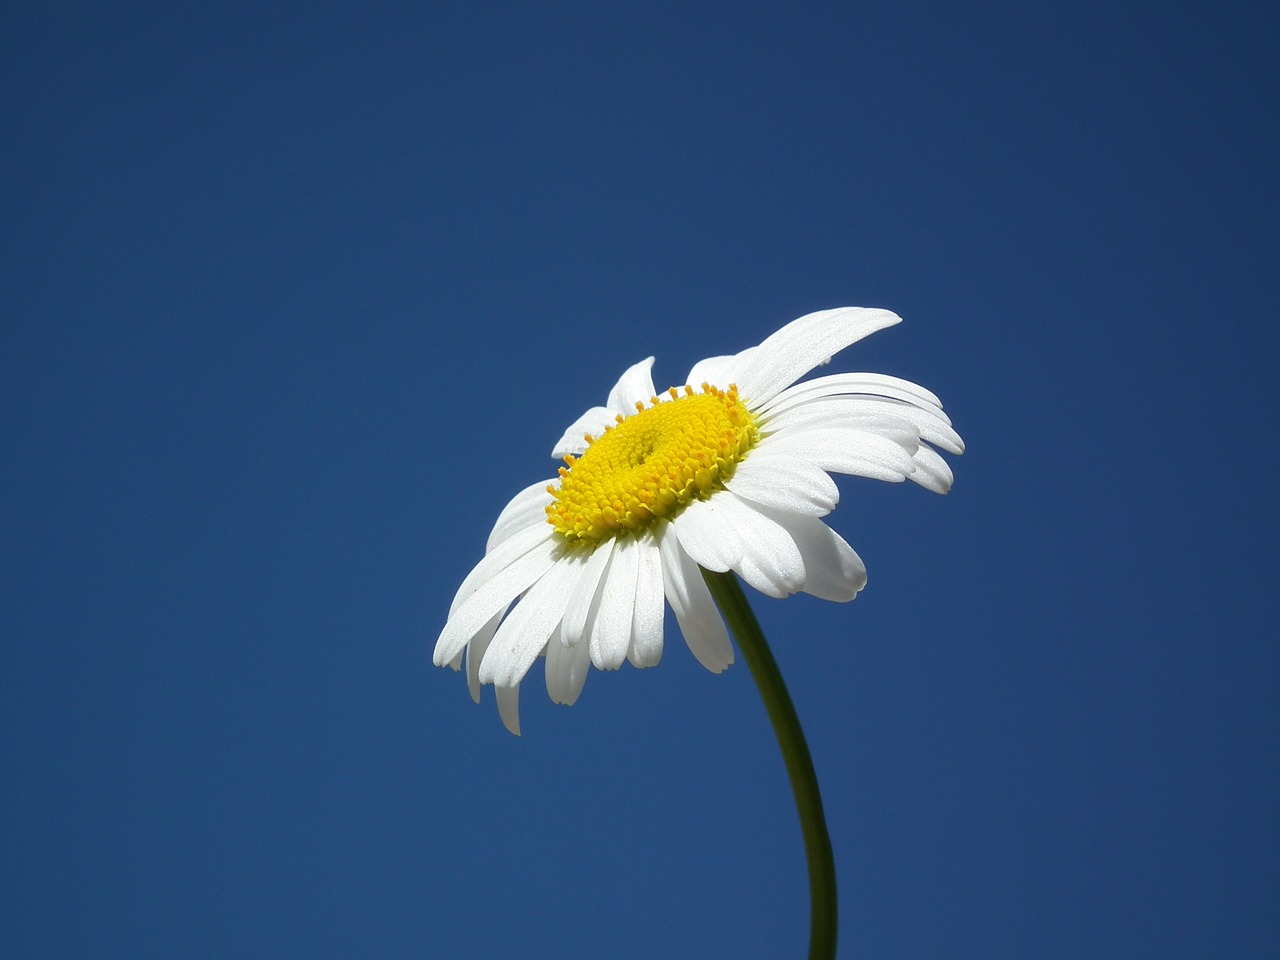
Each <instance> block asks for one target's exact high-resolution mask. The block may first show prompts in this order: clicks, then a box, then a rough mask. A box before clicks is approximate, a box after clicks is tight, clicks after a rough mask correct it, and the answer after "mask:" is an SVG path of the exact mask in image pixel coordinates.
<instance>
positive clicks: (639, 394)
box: [593, 357, 657, 436]
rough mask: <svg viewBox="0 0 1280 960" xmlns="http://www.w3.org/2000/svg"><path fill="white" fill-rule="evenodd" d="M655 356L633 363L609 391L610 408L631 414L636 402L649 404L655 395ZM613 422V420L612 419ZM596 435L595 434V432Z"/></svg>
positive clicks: (634, 409)
mask: <svg viewBox="0 0 1280 960" xmlns="http://www.w3.org/2000/svg"><path fill="white" fill-rule="evenodd" d="M652 369H653V357H649V358H648V359H646V360H641V361H640V362H639V363H636V364H632V365H631V366H630V367H628V368H627V370H626V372H625V373H624V374H623V375H622V376H621V377H620V378H619V380H618V382H617V383H616V384H614V387H613V389H612V390H610V391H609V404H608V406H609V409H610V410H612V411H613V412H614V413H621V414H623V415H625V416H628V417H629V416H631V414H633V413H635V412H636V404H637V403H643V404H644V405H645V406H648V405H649V401H650V400H652V399H653V395H654V394H655V393H656V392H657V391H656V390H654V389H653V374H652V373H651V372H650V371H652ZM610 422H612V420H610ZM593 436H594V434H593Z"/></svg>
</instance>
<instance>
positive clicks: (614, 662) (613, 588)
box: [588, 538, 640, 670]
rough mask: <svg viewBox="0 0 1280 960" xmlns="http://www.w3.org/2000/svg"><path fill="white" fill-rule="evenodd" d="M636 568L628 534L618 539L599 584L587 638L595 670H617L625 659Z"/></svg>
mask: <svg viewBox="0 0 1280 960" xmlns="http://www.w3.org/2000/svg"><path fill="white" fill-rule="evenodd" d="M639 570H640V556H639V552H638V550H637V542H636V541H635V540H633V539H631V538H625V539H620V540H618V541H617V545H616V546H615V547H614V548H613V556H612V557H611V558H610V560H609V567H608V569H607V570H605V573H604V582H603V583H602V584H601V585H600V604H599V608H598V610H597V611H596V614H595V622H594V623H593V624H592V627H591V637H590V639H589V641H588V644H589V646H590V648H591V662H592V663H594V664H595V665H596V669H597V670H617V669H618V668H619V667H620V666H622V661H624V660H626V659H627V648H628V647H630V646H631V621H632V619H633V617H634V611H635V604H636V578H637V577H638V576H639Z"/></svg>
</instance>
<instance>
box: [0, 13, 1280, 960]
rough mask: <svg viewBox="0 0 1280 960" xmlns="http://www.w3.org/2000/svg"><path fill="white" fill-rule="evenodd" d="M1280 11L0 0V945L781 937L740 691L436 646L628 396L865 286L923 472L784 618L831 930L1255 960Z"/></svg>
mask: <svg viewBox="0 0 1280 960" xmlns="http://www.w3.org/2000/svg"><path fill="white" fill-rule="evenodd" d="M1278 27H1280V14H1278V13H1277V7H1276V6H1275V5H1274V4H1262V3H1258V4H1242V3H1224V4H1209V3H1202V4H1177V3H1174V4H1168V3H1146V4H1140V3H1114V2H1109V3H1101V2H1097V3H1092V2H1090V3H1071V4H1055V5H1047V4H1027V3H1012V2H1011V3H978V4H974V3H944V4H910V3H884V2H867V3H843V4H834V3H823V4H805V5H782V4H729V3H711V4H685V3H657V4H644V5H621V4H606V3H546V4H516V3H504V4H492V3H483V2H482V3H477V4H472V5H470V6H467V7H465V8H464V6H463V5H461V4H457V5H448V6H445V5H440V4H433V3H415V4H403V5H394V4H382V3H373V4H368V5H364V6H359V5H354V4H335V3H326V4H298V5H282V4H265V5H264V4H219V5H187V4H169V3H166V4H153V5H142V4H128V5H119V6H108V5H103V4H95V3H80V2H74V0H61V2H19V3H11V4H7V5H6V7H5V12H4V13H3V14H0V110H2V113H0V117H2V119H3V124H2V130H0V135H2V136H3V151H2V153H0V204H2V206H0V216H2V219H0V292H2V297H3V302H2V304H0V310H2V314H0V325H2V339H0V398H2V405H0V429H2V430H3V463H2V465H0V484H2V487H0V495H2V496H3V513H2V515H0V516H2V520H0V563H2V564H3V566H2V568H0V577H2V579H0V584H2V586H0V630H2V631H3V635H2V638H0V639H2V643H0V764H2V766H0V773H2V780H0V817H2V818H3V827H2V831H0V955H3V956H4V957H6V958H9V957H12V958H41V960H56V958H84V957H95V958H152V957H154V958H173V957H184V958H185V957H191V958H206V957H207V958H222V957H306V958H329V957H333V958H346V957H380V958H400V957H404V958H409V957H414V958H418V957H435V956H439V957H455V956H475V957H490V956H492V957H504V956H505V957H522V958H530V960H535V958H550V957H557V958H559V957H611V958H652V957H768V958H778V957H796V956H802V955H803V944H804V939H805V935H806V931H807V894H806V888H805V869H804V861H803V855H802V850H801V844H800V836H799V830H798V826H797V823H796V819H795V813H794V809H793V806H792V800H791V796H790V793H789V787H788V784H787V781H786V777H785V774H784V771H783V768H782V765H781V761H780V759H779V756H778V752H777V748H776V745H775V743H774V742H773V740H772V735H771V733H770V730H769V728H768V725H767V721H766V719H765V717H764V712H763V709H762V707H761V705H760V702H759V699H758V697H757V695H756V693H755V690H754V688H753V686H752V683H751V679H750V676H749V675H748V673H747V671H746V669H745V667H743V666H741V665H739V666H737V667H735V668H733V669H731V670H730V671H729V672H728V673H726V674H724V675H722V676H712V675H710V674H708V673H706V672H705V671H703V670H702V669H701V668H700V667H698V666H697V664H696V663H695V662H694V660H693V658H692V656H691V655H690V654H689V653H688V651H687V650H686V649H685V648H684V646H683V644H682V643H681V642H680V641H679V640H678V639H677V638H675V637H674V628H672V633H671V634H669V638H668V648H667V653H666V656H665V658H664V661H663V663H662V664H661V665H660V666H659V667H658V668H656V669H653V670H648V671H643V672H642V671H637V670H634V669H631V668H629V667H628V668H624V669H623V670H622V671H620V672H618V673H610V674H599V673H593V674H592V676H591V677H590V679H589V681H588V684H587V688H586V691H585V693H584V695H583V698H582V700H581V701H580V702H579V704H578V705H577V706H576V707H574V708H572V709H565V708H559V707H555V706H553V705H552V704H550V703H549V702H548V701H547V700H546V699H545V694H544V692H543V690H542V682H541V674H540V668H535V675H534V676H533V678H532V680H531V682H530V683H529V684H528V686H527V687H526V691H525V696H524V697H523V720H524V731H525V732H524V736H523V737H521V738H515V737H512V736H510V735H508V734H507V733H506V732H505V731H504V730H503V728H502V726H501V724H500V723H499V720H498V717H497V713H496V710H495V708H494V705H493V699H492V694H491V691H486V694H487V695H486V698H485V701H484V702H483V703H482V705H481V706H479V707H476V706H474V705H473V704H472V703H471V701H470V699H469V698H468V696H467V693H466V689H465V684H464V682H463V680H462V678H460V677H459V676H458V675H457V674H454V673H452V672H451V671H444V670H437V669H435V668H433V667H432V666H431V663H430V653H431V647H432V645H433V643H434V640H435V637H436V634H437V632H438V631H439V629H440V627H441V625H442V624H443V621H444V616H445V612H446V608H447V605H448V603H449V600H450V598H451V596H452V594H453V591H454V590H455V588H456V586H457V584H458V582H459V581H460V580H461V578H462V577H463V576H464V575H465V574H466V572H467V571H468V570H469V569H470V567H471V565H472V564H473V563H474V562H475V561H476V560H477V559H478V558H479V556H480V554H481V551H482V549H483V542H484V538H485V536H486V534H487V532H488V529H489V525H490V524H491V523H492V521H493V519H494V518H495V517H496V515H497V512H498V510H499V509H500V508H501V506H502V505H503V504H504V503H505V502H506V500H507V498H508V497H509V496H510V495H511V494H512V493H514V492H515V491H517V490H519V489H520V488H521V487H523V486H524V485H526V484H527V483H530V482H532V481H533V480H536V479H538V478H540V477H543V476H547V475H549V473H550V472H551V470H552V469H553V467H554V464H553V463H552V461H551V460H550V459H549V457H548V453H549V450H550V447H551V444H552V443H553V442H554V441H555V440H556V439H557V438H558V437H559V435H560V433H561V431H562V429H563V428H564V427H565V425H566V424H567V423H568V422H570V421H571V420H572V419H573V418H574V417H576V416H577V415H578V414H579V413H580V412H581V411H582V410H584V409H585V408H586V407H588V406H591V405H593V404H596V403H599V402H601V401H602V400H603V398H604V396H605V394H606V392H607V390H608V388H609V386H610V385H611V384H612V383H613V381H614V380H615V379H616V377H617V376H618V374H620V373H621V371H622V370H623V369H624V368H625V367H626V366H627V365H629V364H631V363H633V362H635V361H636V360H639V359H641V358H643V357H645V356H647V355H650V354H655V355H656V356H657V358H658V360H657V365H656V379H657V380H658V381H660V382H659V387H661V386H664V385H666V383H668V382H672V381H675V382H679V378H681V377H682V376H683V375H684V373H685V371H686V370H687V369H688V367H689V366H690V364H691V363H692V362H693V361H695V360H697V359H699V358H701V357H703V356H706V355H711V354H717V353H724V352H728V351H732V350H737V349H741V348H742V347H745V346H747V345H749V344H752V343H755V342H758V341H759V340H760V339H761V338H762V337H763V336H765V335H766V334H768V333H769V332H771V331H772V330H773V329H775V328H776V327H777V326H779V325H781V324H782V323H784V322H785V321H787V320H790V319H791V318H793V317H795V316H798V315H800V314H802V313H806V312H808V311H810V310H814V309H820V308H824V307H830V306H836V305H840V304H863V305H872V306H884V307H889V308H891V309H894V310H896V311H898V312H899V313H901V314H902V315H903V316H904V317H905V318H906V322H905V323H904V324H902V325H901V326H899V327H896V328H894V329H892V330H890V331H886V332H883V333H880V334H877V335H876V336H875V337H873V338H872V339H871V340H869V341H866V342H865V343H863V344H860V345H858V346H857V347H855V348H854V349H853V350H852V351H850V352H849V353H847V354H845V355H844V356H843V357H842V358H841V359H840V360H839V361H838V362H839V363H840V364H841V366H842V367H843V368H844V369H864V370H879V371H883V372H886V373H892V374H896V375H899V376H904V377H907V378H909V379H914V380H917V381H918V382H921V383H923V384H926V385H927V386H929V387H930V388H932V389H933V390H935V391H936V392H938V393H939V394H940V395H941V396H942V397H943V399H944V401H945V403H946V405H947V409H948V411H949V412H950V413H951V414H952V415H953V417H954V419H955V421H956V424H957V426H958V427H959V429H960V431H961V433H962V434H963V435H964V437H965V438H966V440H967V441H968V443H969V452H968V453H967V454H966V455H965V456H964V457H963V458H960V459H958V460H956V461H954V466H955V469H956V474H957V485H956V488H955V490H954V491H953V493H952V494H951V495H950V496H949V497H946V498H941V497H935V496H933V495H931V494H928V493H926V492H925V491H923V490H921V489H919V488H917V487H914V486H912V485H910V484H908V485H905V486H890V485H887V484H878V483H875V482H873V481H865V480H864V481H850V482H845V483H842V491H843V494H844V497H843V502H842V503H841V505H840V506H839V508H838V510H837V512H836V514H835V515H834V516H833V519H832V522H833V525H834V526H835V527H836V528H837V529H838V530H839V531H841V532H842V533H843V534H844V535H845V536H846V537H847V538H848V539H849V540H850V541H851V542H852V543H853V544H854V546H855V547H857V548H858V550H859V551H860V552H861V553H862V555H863V557H864V558H865V560H866V561H867V563H868V566H869V568H870V585H869V588H868V589H867V591H866V592H865V593H864V594H863V595H862V596H861V597H860V598H859V599H858V600H857V601H856V602H855V603H853V604H850V605H836V604H827V603H823V602H821V601H817V600H812V599H810V598H805V597H800V598H792V599H790V600H786V601H773V600H767V599H764V598H758V599H757V602H756V608H757V611H758V613H759V615H760V617H761V619H762V621H763V624H764V626H765V629H766V632H767V633H768V635H769V637H770V638H771V640H772V642H773V645H774V647H775V650H776V653H777V656H778V659H779V660H780V662H781V664H782V667H783V670H784V673H785V675H786V677H787V679H788V682H789V684H790V686H791V689H792V692H793V694H794V696H795V699H796V701H797V703H798V706H799V710H800V713H801V716H802V718H803V720H804V722H805V725H806V729H807V731H808V734H809V737H810V741H811V746H812V749H813V753H814V755H815V759H816V762H817V765H818V770H819V775H820V777H821V780H822V784H823V787H824V791H825V799H826V803H827V808H828V814H829V819H830V825H831V832H832V836H833V840H834V843H835V849H836V856H837V862H838V868H839V876H840V901H841V909H842V919H843V923H842V956H846V957H895V958H936V957H970V958H983V960H990V958H1025V957H1037V958H1059V957H1061V958H1067V957H1073V958H1074V957H1093V956H1100V957H1117V958H1120V957H1124V958H1128V957H1160V958H1180V957H1187V958H1191V957H1231V958H1264V957H1266V958H1271V957H1275V956H1276V955H1277V952H1278V951H1280V945H1278V944H1280V921H1278V920H1277V914H1276V903H1277V898H1278V895H1280V865H1278V864H1280V844H1278V842H1277V841H1278V839H1280V836H1278V834H1280V817H1277V809H1280V723H1278V719H1280V718H1278V716H1277V712H1278V706H1277V694H1278V692H1280V652H1278V651H1277V645H1276V624H1277V621H1278V620H1280V610H1278V609H1277V607H1278V606H1280V604H1278V603H1277V587H1276V581H1277V564H1276V549H1275V544H1276V536H1277V529H1276V526H1277V524H1276V514H1277V511H1276V495H1275V492H1274V490H1275V484H1276V477H1277V470H1278V467H1280V464H1278V463H1277V454H1276V435H1275V434H1276V431H1275V421H1276V414H1277V405H1276V397H1275V392H1274V384H1275V369H1276V364H1277V360H1280V349H1278V347H1280V343H1278V340H1280V336H1278V334H1277V327H1276V322H1275V321H1276V303H1277V292H1278V290H1277V287H1278V285H1277V266H1278V265H1280V257H1278V256H1277V255H1278V253H1280V242H1278V238H1277V229H1276V225H1277V222H1278V218H1280V209H1278V204H1277V176H1276V168H1277V167H1276V165H1277V156H1278V151H1277V147H1278V146H1280V142H1278V141H1280V137H1278V135H1277V118H1276V108H1275V94H1276V90H1277V85H1278V82H1280V68H1278V67H1277V60H1276V49H1277V39H1278V37H1280V30H1278Z"/></svg>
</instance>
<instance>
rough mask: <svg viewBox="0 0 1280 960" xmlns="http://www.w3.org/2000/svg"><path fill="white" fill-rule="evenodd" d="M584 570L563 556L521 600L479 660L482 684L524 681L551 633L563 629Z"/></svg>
mask: <svg viewBox="0 0 1280 960" xmlns="http://www.w3.org/2000/svg"><path fill="white" fill-rule="evenodd" d="M582 567H583V565H582V564H581V563H571V562H568V561H567V558H564V557H562V558H561V559H560V562H559V563H557V564H556V565H555V566H553V567H552V568H551V569H550V570H548V571H547V573H546V575H545V576H543V577H542V579H540V580H539V581H538V582H537V583H535V584H534V585H533V586H532V587H531V588H530V589H529V592H528V593H526V594H525V595H524V596H523V597H521V599H520V602H519V603H517V604H516V606H515V609H514V610H512V611H511V612H510V613H509V614H507V618H506V619H505V620H503V621H502V624H501V625H500V626H499V627H498V632H497V633H496V634H494V637H493V641H492V642H491V643H490V644H489V649H488V650H486V651H485V655H484V659H483V660H481V661H480V682H481V683H493V684H496V685H498V686H511V685H513V684H517V683H519V682H520V681H521V680H523V679H524V675H525V674H526V673H528V672H529V668H530V667H531V666H533V661H534V660H536V659H538V655H539V654H540V653H542V651H543V650H544V649H545V648H546V646H547V640H548V638H549V637H550V636H551V633H552V631H553V630H555V629H556V628H557V627H558V626H560V618H561V617H563V616H564V608H565V604H566V603H568V600H569V593H570V591H571V590H572V589H573V585H574V582H575V581H576V580H577V578H578V577H579V576H580V575H581V573H582Z"/></svg>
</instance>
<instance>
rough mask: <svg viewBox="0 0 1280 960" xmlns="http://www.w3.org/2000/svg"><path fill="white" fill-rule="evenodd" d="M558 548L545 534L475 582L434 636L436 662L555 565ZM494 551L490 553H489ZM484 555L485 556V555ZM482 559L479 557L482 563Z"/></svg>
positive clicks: (448, 656) (445, 660) (450, 654)
mask: <svg viewBox="0 0 1280 960" xmlns="http://www.w3.org/2000/svg"><path fill="white" fill-rule="evenodd" d="M548 529H550V528H548ZM508 542H510V541H508ZM560 551H561V548H560V545H559V544H558V543H556V541H555V540H553V539H552V538H551V537H550V536H547V537H544V538H543V539H541V540H539V541H538V542H537V543H536V544H534V546H533V547H532V549H530V550H528V551H527V552H526V553H523V554H520V555H519V556H518V557H517V558H515V559H514V560H512V561H511V563H510V564H509V565H507V566H505V567H502V568H501V569H500V570H499V571H498V572H497V573H495V574H494V575H493V576H492V577H491V578H490V579H488V580H486V581H485V582H483V583H481V584H480V585H479V586H477V587H476V588H475V590H474V591H473V592H471V593H470V594H469V595H468V596H467V598H466V599H465V600H463V601H462V602H461V603H460V604H459V605H458V607H457V609H455V610H453V611H451V612H450V614H449V619H448V621H446V623H445V625H444V629H443V630H442V631H440V637H439V639H438V640H436V649H435V654H434V656H433V660H434V661H435V664H436V665H437V666H443V665H444V664H446V663H448V662H449V661H451V660H452V659H453V658H454V657H455V656H457V654H458V651H459V650H461V649H462V648H463V647H464V646H465V645H466V644H467V643H469V642H470V641H471V639H472V638H473V637H475V636H476V634H477V633H479V632H480V630H481V629H483V627H484V625H485V624H486V623H487V622H488V621H489V619H490V618H491V617H492V616H493V615H494V614H496V613H498V612H499V611H500V610H502V609H503V608H504V607H506V606H507V605H508V604H510V603H511V601H512V600H514V599H515V598H516V597H518V596H519V595H520V594H521V593H523V592H524V591H525V590H527V589H529V587H531V586H532V585H533V584H534V583H536V582H537V581H538V580H540V579H541V578H542V576H543V574H545V573H546V572H547V571H548V570H550V569H551V568H552V567H553V566H554V565H555V562H556V557H557V556H558V555H559V553H560ZM496 552H497V551H494V553H496ZM493 555H494V554H492V553H491V554H489V555H488V556H489V557H491V556H493ZM487 559H488V557H486V558H485V560H487ZM484 562H485V561H484V560H482V561H480V563H481V564H483V563H484ZM477 569H479V567H478V566H477Z"/></svg>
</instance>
